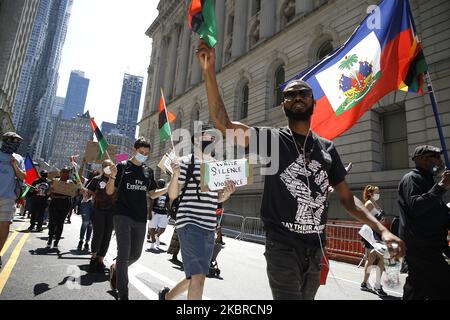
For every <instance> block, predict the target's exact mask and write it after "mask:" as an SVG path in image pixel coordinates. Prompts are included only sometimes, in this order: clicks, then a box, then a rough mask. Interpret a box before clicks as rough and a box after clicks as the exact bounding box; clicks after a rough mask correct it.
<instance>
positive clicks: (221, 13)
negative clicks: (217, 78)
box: [216, 1, 226, 71]
mask: <svg viewBox="0 0 450 320" xmlns="http://www.w3.org/2000/svg"><path fill="white" fill-rule="evenodd" d="M225 14H226V10H225V1H216V17H217V33H218V37H219V39H218V40H219V42H218V43H217V46H216V71H219V70H220V69H221V68H222V54H223V41H224V35H225Z"/></svg>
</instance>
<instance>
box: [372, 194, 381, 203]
mask: <svg viewBox="0 0 450 320" xmlns="http://www.w3.org/2000/svg"><path fill="white" fill-rule="evenodd" d="M372 198H373V200H375V201H378V199H380V194H379V193H375V194H374V195H373V196H372Z"/></svg>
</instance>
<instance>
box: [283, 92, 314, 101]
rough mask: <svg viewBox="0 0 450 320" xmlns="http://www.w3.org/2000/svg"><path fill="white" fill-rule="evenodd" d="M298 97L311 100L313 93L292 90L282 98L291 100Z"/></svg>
mask: <svg viewBox="0 0 450 320" xmlns="http://www.w3.org/2000/svg"><path fill="white" fill-rule="evenodd" d="M297 95H299V96H300V97H302V98H312V97H313V93H312V91H310V90H292V91H287V92H285V93H284V98H285V99H286V100H292V99H294V98H295V97H297Z"/></svg>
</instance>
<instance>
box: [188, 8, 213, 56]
mask: <svg viewBox="0 0 450 320" xmlns="http://www.w3.org/2000/svg"><path fill="white" fill-rule="evenodd" d="M189 28H191V29H192V30H193V31H194V32H196V33H198V34H199V35H200V38H201V39H203V41H205V42H206V44H207V45H208V46H209V47H210V48H213V47H215V45H216V44H217V38H218V36H217V21H216V13H215V9H214V0H192V1H191V5H190V6H189Z"/></svg>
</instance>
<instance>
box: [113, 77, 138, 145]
mask: <svg viewBox="0 0 450 320" xmlns="http://www.w3.org/2000/svg"><path fill="white" fill-rule="evenodd" d="M143 82H144V78H143V77H140V76H133V75H131V74H127V73H125V75H124V77H123V86H122V94H121V96H120V106H119V113H118V115H117V124H116V129H117V130H119V132H120V133H121V134H124V135H126V136H128V137H130V138H132V139H134V137H135V135H136V126H137V119H138V113H139V104H140V102H141V93H142V83H143Z"/></svg>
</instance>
